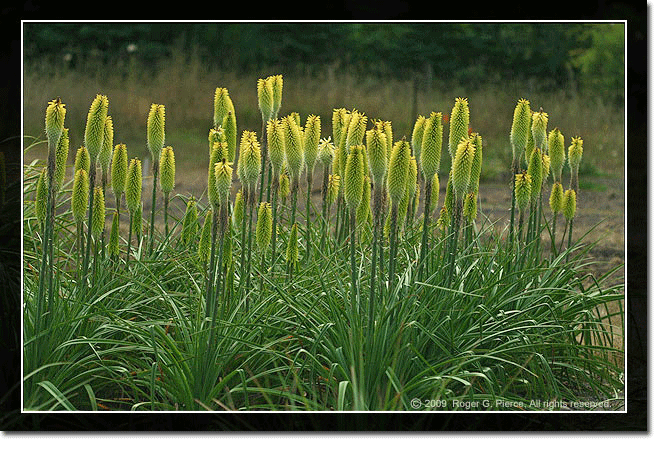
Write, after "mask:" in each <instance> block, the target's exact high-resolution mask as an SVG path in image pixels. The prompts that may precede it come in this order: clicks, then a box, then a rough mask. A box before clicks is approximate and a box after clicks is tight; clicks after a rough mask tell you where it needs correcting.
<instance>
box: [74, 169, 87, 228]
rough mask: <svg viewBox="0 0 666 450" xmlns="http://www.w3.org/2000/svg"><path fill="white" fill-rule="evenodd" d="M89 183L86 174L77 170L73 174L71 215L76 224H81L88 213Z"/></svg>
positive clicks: (82, 170)
mask: <svg viewBox="0 0 666 450" xmlns="http://www.w3.org/2000/svg"><path fill="white" fill-rule="evenodd" d="M89 190H90V182H89V181H88V172H87V171H86V170H84V169H79V170H77V171H76V173H75V174H74V185H73V186H72V215H73V216H74V220H75V221H76V222H77V223H83V221H84V220H85V218H86V212H87V211H88V191H89Z"/></svg>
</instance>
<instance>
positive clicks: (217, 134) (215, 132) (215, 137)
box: [208, 125, 228, 157]
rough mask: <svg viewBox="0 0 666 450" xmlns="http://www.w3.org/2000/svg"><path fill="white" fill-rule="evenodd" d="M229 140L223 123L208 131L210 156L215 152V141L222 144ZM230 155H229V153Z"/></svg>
mask: <svg viewBox="0 0 666 450" xmlns="http://www.w3.org/2000/svg"><path fill="white" fill-rule="evenodd" d="M226 141H227V136H226V135H225V134H224V130H223V129H222V126H221V125H218V126H216V127H214V128H211V129H210V131H208V156H209V157H210V155H211V154H212V153H213V146H214V145H215V143H216V142H217V143H219V144H222V143H223V142H226ZM227 156H228V155H227Z"/></svg>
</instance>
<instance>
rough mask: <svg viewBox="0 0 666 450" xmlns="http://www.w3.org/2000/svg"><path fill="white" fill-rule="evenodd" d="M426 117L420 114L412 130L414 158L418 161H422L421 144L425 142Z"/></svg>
mask: <svg viewBox="0 0 666 450" xmlns="http://www.w3.org/2000/svg"><path fill="white" fill-rule="evenodd" d="M426 120H427V119H426V118H425V116H422V115H420V114H419V116H418V117H417V118H416V121H415V122H414V128H413V129H412V151H413V152H414V156H416V157H417V158H418V159H421V144H422V142H423V129H424V127H425V123H426Z"/></svg>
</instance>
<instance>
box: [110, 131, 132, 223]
mask: <svg viewBox="0 0 666 450" xmlns="http://www.w3.org/2000/svg"><path fill="white" fill-rule="evenodd" d="M127 164H128V162H127V146H126V145H125V144H118V145H116V146H115V148H114V150H113V155H112V158H111V188H112V189H113V195H115V197H116V211H117V212H118V214H120V197H121V196H122V195H123V193H124V192H125V182H126V180H127Z"/></svg>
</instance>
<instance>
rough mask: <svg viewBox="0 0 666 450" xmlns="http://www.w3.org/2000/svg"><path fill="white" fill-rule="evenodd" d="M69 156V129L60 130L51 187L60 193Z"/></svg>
mask: <svg viewBox="0 0 666 450" xmlns="http://www.w3.org/2000/svg"><path fill="white" fill-rule="evenodd" d="M68 156H69V128H65V129H63V130H62V134H61V135H60V139H59V140H58V145H57V146H56V151H55V173H54V174H53V185H54V186H55V190H56V192H57V191H60V189H62V185H63V183H64V182H65V170H66V168H67V157H68Z"/></svg>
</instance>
